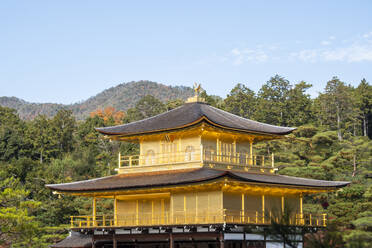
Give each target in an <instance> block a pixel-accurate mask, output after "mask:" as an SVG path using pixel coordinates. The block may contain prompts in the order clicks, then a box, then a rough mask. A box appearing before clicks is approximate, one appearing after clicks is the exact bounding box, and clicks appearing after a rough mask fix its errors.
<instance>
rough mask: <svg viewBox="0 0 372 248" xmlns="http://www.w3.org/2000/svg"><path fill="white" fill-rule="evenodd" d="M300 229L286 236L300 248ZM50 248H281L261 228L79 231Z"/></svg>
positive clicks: (271, 235) (272, 236)
mask: <svg viewBox="0 0 372 248" xmlns="http://www.w3.org/2000/svg"><path fill="white" fill-rule="evenodd" d="M303 235H304V233H303V229H302V228H301V227H299V228H298V232H296V233H295V234H292V235H289V236H290V237H291V238H290V239H291V242H292V243H296V244H297V247H303ZM51 247H54V248H57V247H59V248H78V247H79V248H80V247H92V248H142V247H143V248H148V247H153V248H274V247H275V248H276V247H284V242H283V240H281V238H280V237H279V236H278V235H275V234H272V233H269V232H267V231H266V229H265V227H263V226H247V225H246V226H237V225H231V226H229V225H227V226H193V227H191V226H184V227H170V228H167V229H164V228H146V229H141V228H135V229H111V230H104V229H95V230H92V229H80V230H77V229H76V230H74V231H72V232H71V234H70V236H69V237H67V238H66V239H65V240H62V241H61V242H59V243H57V244H55V245H52V246H51Z"/></svg>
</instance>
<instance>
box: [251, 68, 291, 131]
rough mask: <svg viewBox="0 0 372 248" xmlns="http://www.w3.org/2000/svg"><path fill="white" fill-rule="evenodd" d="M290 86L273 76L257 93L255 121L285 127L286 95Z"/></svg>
mask: <svg viewBox="0 0 372 248" xmlns="http://www.w3.org/2000/svg"><path fill="white" fill-rule="evenodd" d="M290 88H291V84H290V83H289V81H288V80H286V79H285V78H283V77H281V76H279V75H275V76H274V77H272V78H270V80H269V81H267V82H266V83H265V84H264V85H262V87H261V89H260V90H259V92H258V107H257V115H256V116H257V118H256V119H257V120H258V121H261V122H265V123H269V124H274V125H283V126H286V125H287V121H288V116H287V114H288V111H287V110H288V107H287V101H288V94H289V91H290Z"/></svg>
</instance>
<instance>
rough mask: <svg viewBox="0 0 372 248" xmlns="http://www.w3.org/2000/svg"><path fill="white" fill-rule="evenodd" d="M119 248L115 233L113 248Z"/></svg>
mask: <svg viewBox="0 0 372 248" xmlns="http://www.w3.org/2000/svg"><path fill="white" fill-rule="evenodd" d="M117 247H118V241H117V240H116V236H115V233H114V234H113V235H112V248H117Z"/></svg>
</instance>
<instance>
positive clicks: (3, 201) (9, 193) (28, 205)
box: [0, 175, 40, 247]
mask: <svg viewBox="0 0 372 248" xmlns="http://www.w3.org/2000/svg"><path fill="white" fill-rule="evenodd" d="M4 176H5V175H0V177H1V179H2V180H0V244H5V245H12V244H14V243H17V242H22V241H24V240H27V241H28V244H27V246H26V247H32V240H33V237H36V235H35V234H36V232H37V230H38V228H39V224H38V222H36V221H35V220H34V217H33V216H32V215H30V213H31V214H32V211H33V209H35V208H37V207H38V206H39V205H40V203H39V202H36V201H33V200H27V199H26V198H27V196H28V194H29V192H28V191H26V190H25V189H24V188H23V187H22V186H21V185H20V184H19V182H18V181H17V180H15V179H14V178H12V177H10V178H4Z"/></svg>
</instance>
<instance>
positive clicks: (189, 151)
mask: <svg viewBox="0 0 372 248" xmlns="http://www.w3.org/2000/svg"><path fill="white" fill-rule="evenodd" d="M194 159H195V149H194V147H193V146H187V147H186V150H185V161H193V160H194Z"/></svg>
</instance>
